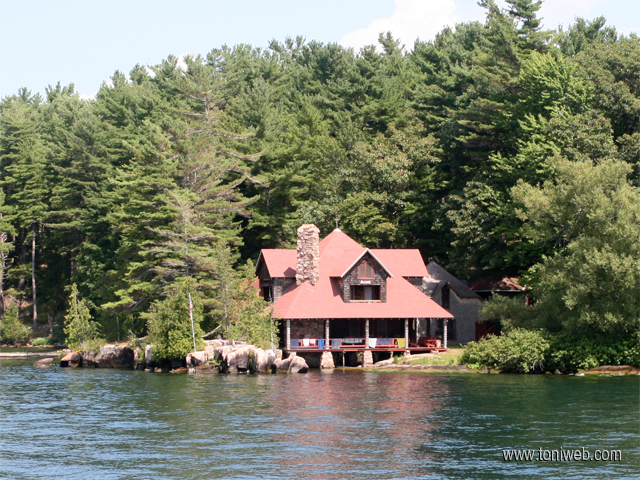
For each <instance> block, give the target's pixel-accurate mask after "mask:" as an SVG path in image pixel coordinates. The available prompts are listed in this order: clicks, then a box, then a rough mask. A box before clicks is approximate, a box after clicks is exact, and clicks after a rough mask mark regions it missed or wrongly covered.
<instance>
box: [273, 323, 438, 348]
mask: <svg viewBox="0 0 640 480" xmlns="http://www.w3.org/2000/svg"><path fill="white" fill-rule="evenodd" d="M447 323H448V322H447V319H434V318H413V319H409V318H404V319H399V318H376V319H369V318H346V319H343V318H338V319H286V320H284V322H283V324H282V325H281V329H282V331H281V335H280V338H282V340H283V342H282V343H283V344H282V345H281V347H282V349H283V350H284V351H285V352H296V353H298V352H321V351H330V352H359V351H370V352H390V353H391V354H393V353H394V352H402V353H428V352H443V351H446V349H447Z"/></svg>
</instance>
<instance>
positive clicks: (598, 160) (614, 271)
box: [0, 0, 640, 339]
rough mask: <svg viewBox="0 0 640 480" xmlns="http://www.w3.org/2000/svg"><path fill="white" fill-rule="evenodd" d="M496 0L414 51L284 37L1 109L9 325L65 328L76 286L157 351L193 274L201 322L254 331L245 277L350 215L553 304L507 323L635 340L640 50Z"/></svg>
mask: <svg viewBox="0 0 640 480" xmlns="http://www.w3.org/2000/svg"><path fill="white" fill-rule="evenodd" d="M481 4H482V5H483V6H484V8H485V10H486V20H485V22H484V23H480V22H471V23H462V24H458V25H456V26H455V28H445V29H444V30H442V31H441V32H440V33H439V34H438V35H437V36H436V38H435V40H433V41H428V42H423V41H417V42H416V43H415V45H413V47H412V48H411V49H408V48H406V47H405V46H404V45H401V44H400V42H399V41H398V40H396V39H394V38H393V37H392V35H391V34H389V33H386V34H381V35H380V38H379V45H377V46H376V45H371V46H368V47H365V48H363V49H361V50H360V51H358V52H356V51H353V50H352V49H347V48H343V47H341V46H339V45H337V44H333V43H329V44H323V43H318V42H315V41H306V40H304V39H303V38H301V37H298V38H295V39H294V38H288V39H286V40H285V41H283V42H277V41H273V42H272V43H271V44H270V45H269V47H268V48H266V49H260V48H255V47H252V46H250V45H236V46H233V47H228V46H222V47H219V48H214V49H213V50H211V51H210V52H209V53H207V54H206V55H196V56H192V57H187V58H186V67H184V68H181V67H180V66H179V63H178V59H177V58H175V57H173V56H169V57H167V59H166V60H164V61H163V62H162V63H161V64H159V65H153V66H149V67H145V66H142V65H137V66H135V67H134V68H133V69H132V70H131V71H130V72H129V73H128V74H125V73H122V72H115V73H114V75H113V76H112V77H111V79H110V80H108V81H105V82H104V83H103V85H102V87H101V89H100V91H99V92H98V94H97V97H96V98H95V99H94V100H83V99H80V97H79V95H78V94H77V93H76V92H75V90H74V86H73V85H68V86H61V85H60V84H58V85H56V86H50V87H48V88H47V89H46V92H45V93H44V95H40V94H32V93H31V92H30V91H29V90H28V89H27V88H23V89H21V90H20V91H19V92H17V93H16V94H15V95H11V96H8V97H5V98H4V99H2V101H1V102H0V287H1V288H0V300H1V302H0V309H1V311H2V312H4V311H5V309H6V308H8V307H9V306H11V308H12V309H14V310H15V308H14V307H15V306H16V305H17V306H18V308H19V311H20V315H21V318H22V319H23V320H27V319H28V320H29V321H30V322H31V323H32V325H33V326H34V327H38V326H42V325H47V324H50V325H54V324H56V325H59V326H61V325H62V324H63V323H64V317H65V312H67V310H68V306H69V305H68V301H69V300H68V299H69V294H70V292H71V289H72V286H73V285H74V284H75V285H77V291H76V290H74V292H76V293H75V294H76V295H77V296H78V298H81V299H83V302H85V303H84V305H86V307H87V308H88V310H89V312H90V316H91V318H93V319H94V320H95V321H96V322H98V323H100V330H101V332H103V334H104V335H105V336H106V337H107V338H108V339H115V338H119V337H120V336H121V335H125V334H126V333H127V332H131V333H132V334H134V335H145V334H147V327H148V324H149V323H148V322H149V319H150V318H155V317H153V315H156V316H157V312H158V311H162V310H161V307H159V306H158V303H157V302H159V301H162V299H165V298H170V297H171V298H173V297H172V295H173V296H175V295H176V293H175V292H176V291H178V290H179V289H180V288H181V287H180V286H181V285H184V281H185V279H192V280H190V281H189V282H190V283H189V284H190V285H193V289H194V290H195V291H197V298H198V299H199V302H200V304H201V306H202V309H201V311H202V319H203V322H202V327H203V329H204V330H205V331H208V330H210V329H213V328H215V327H217V326H219V325H221V326H222V327H223V328H224V329H227V330H229V331H234V328H235V330H242V328H239V327H237V325H236V323H237V322H236V320H237V319H238V318H241V317H242V318H244V316H246V315H243V313H242V312H239V311H238V305H243V304H245V303H246V299H243V298H239V294H238V291H240V290H242V291H248V290H250V289H247V288H246V286H247V285H248V283H247V282H248V281H249V279H248V277H250V276H251V275H250V272H249V273H248V270H247V267H245V264H246V261H247V260H249V259H253V260H254V261H255V259H256V258H257V255H258V253H259V251H260V249H261V248H280V247H291V246H293V245H294V244H295V232H296V228H297V227H298V226H299V225H300V224H302V223H306V222H313V223H315V224H316V225H318V226H319V228H320V229H321V231H322V232H323V233H324V234H327V233H329V232H330V231H331V230H332V229H333V228H335V225H336V222H338V223H339V226H340V228H341V229H342V230H343V231H345V232H346V233H347V234H349V235H350V236H352V237H353V238H354V239H355V240H357V241H359V242H360V243H362V244H363V245H366V246H368V247H378V248H379V247H383V248H419V249H420V250H421V252H422V254H423V257H424V258H425V259H427V260H428V259H433V260H436V261H437V262H438V263H440V264H441V265H443V266H445V267H446V268H447V269H449V270H450V271H451V272H452V273H454V274H456V275H458V276H460V277H461V278H464V279H466V280H470V281H471V280H474V279H476V278H479V277H482V276H485V275H491V274H500V275H518V276H523V275H524V276H525V278H526V279H527V285H529V286H530V287H531V296H532V300H534V302H536V306H535V307H532V310H531V311H530V312H523V311H520V310H522V309H520V310H519V311H518V313H513V312H512V310H513V309H512V308H511V307H510V306H505V305H502V306H500V305H496V306H494V307H493V308H494V311H495V312H496V314H500V315H506V314H505V313H504V312H505V311H506V310H509V311H510V312H511V313H510V315H511V317H514V316H515V317H517V319H515V317H514V319H513V322H514V324H517V325H521V324H522V322H532V323H534V324H535V325H538V326H543V327H545V328H550V329H573V330H576V331H578V330H580V329H583V328H593V329H596V330H597V331H599V332H604V333H609V334H617V333H618V332H629V331H633V330H637V328H638V319H639V318H640V298H639V294H638V292H639V291H640V271H639V268H640V267H639V265H640V250H639V247H638V245H639V244H640V241H638V239H639V238H640V197H639V195H638V188H639V187H640V81H639V79H640V39H639V38H638V37H637V36H636V35H633V34H632V35H630V36H628V37H626V36H623V35H619V34H618V33H617V32H616V30H615V28H613V27H611V26H607V25H606V22H605V20H604V18H596V19H594V20H591V21H589V20H585V19H577V20H576V22H575V23H574V24H573V25H571V26H570V27H568V28H567V29H562V28H559V29H558V30H555V31H546V30H543V29H542V28H541V24H540V21H539V19H538V17H537V10H538V9H539V7H540V2H535V1H531V0H510V1H507V2H506V4H507V8H505V9H501V8H498V7H497V6H496V4H495V3H494V2H493V0H483V1H482V2H481ZM73 288H75V287H73ZM194 294H195V292H194ZM247 295H250V293H247ZM74 298H75V297H74ZM159 309H160V310H159ZM14 310H11V311H12V312H14ZM254 310H256V311H259V310H260V309H259V308H254ZM534 310H535V315H533V314H532V313H531V312H533V311H534ZM233 312H236V313H235V314H234V313H233ZM500 312H502V313H500ZM150 315H151V317H150ZM234 315H235V316H234ZM259 315H261V314H259ZM533 317H535V318H533ZM238 321H239V320H238ZM234 322H235V323H234ZM234 326H235V327H234ZM232 327H234V328H232Z"/></svg>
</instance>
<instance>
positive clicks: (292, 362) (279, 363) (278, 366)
mask: <svg viewBox="0 0 640 480" xmlns="http://www.w3.org/2000/svg"><path fill="white" fill-rule="evenodd" d="M271 369H272V371H273V372H286V373H307V372H308V371H309V366H308V365H307V362H305V361H304V358H302V357H298V356H297V355H294V354H291V355H290V356H289V357H287V358H285V359H284V360H282V359H281V358H278V359H276V361H275V362H274V363H273V366H272V367H271Z"/></svg>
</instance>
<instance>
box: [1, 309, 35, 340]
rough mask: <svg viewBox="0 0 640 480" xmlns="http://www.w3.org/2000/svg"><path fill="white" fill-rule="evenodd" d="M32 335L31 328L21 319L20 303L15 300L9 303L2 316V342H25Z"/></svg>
mask: <svg viewBox="0 0 640 480" xmlns="http://www.w3.org/2000/svg"><path fill="white" fill-rule="evenodd" d="M30 335H31V329H30V328H29V327H27V326H26V325H24V324H23V323H22V322H21V321H20V316H19V313H18V305H17V304H15V303H13V302H12V303H11V304H9V305H7V306H6V308H5V311H4V315H2V317H0V342H1V343H14V344H15V343H24V342H26V341H27V340H28V339H29V336H30Z"/></svg>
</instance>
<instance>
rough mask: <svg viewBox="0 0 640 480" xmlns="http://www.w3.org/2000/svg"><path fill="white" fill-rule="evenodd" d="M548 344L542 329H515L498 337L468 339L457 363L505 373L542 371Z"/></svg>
mask: <svg viewBox="0 0 640 480" xmlns="http://www.w3.org/2000/svg"><path fill="white" fill-rule="evenodd" d="M549 347H550V344H549V341H548V340H547V338H546V337H545V334H544V332H543V331H540V330H525V329H522V328H514V329H512V330H511V331H509V332H508V333H503V334H502V335H500V336H496V335H489V336H488V337H486V338H484V339H482V340H480V341H479V342H470V343H469V344H467V345H466V346H465V348H464V353H463V354H462V357H461V358H460V362H461V363H464V364H467V365H472V366H480V367H488V368H491V369H494V370H501V371H504V372H517V373H530V372H531V373H533V372H536V371H544V369H545V367H546V366H545V359H546V355H547V354H548V352H549Z"/></svg>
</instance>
